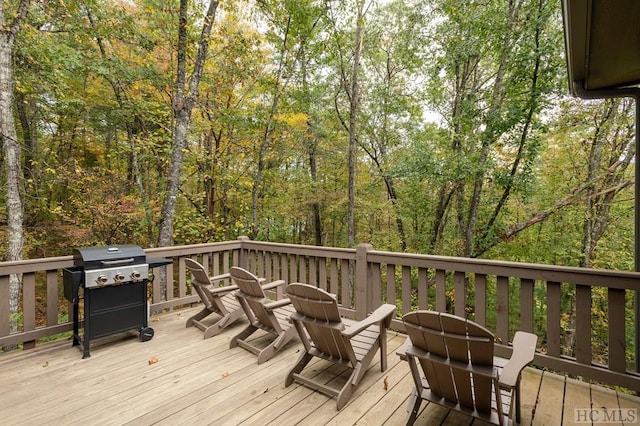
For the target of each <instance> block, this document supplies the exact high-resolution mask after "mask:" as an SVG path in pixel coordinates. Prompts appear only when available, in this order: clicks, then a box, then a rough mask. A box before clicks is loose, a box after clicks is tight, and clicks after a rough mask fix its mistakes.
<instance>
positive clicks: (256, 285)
mask: <svg viewBox="0 0 640 426" xmlns="http://www.w3.org/2000/svg"><path fill="white" fill-rule="evenodd" d="M229 274H230V275H231V278H232V279H233V282H234V283H235V284H236V285H237V286H238V291H237V292H236V293H235V295H236V297H237V299H238V301H239V302H240V306H241V307H242V310H243V311H244V313H245V314H246V315H247V318H249V325H248V326H247V328H245V329H244V330H243V331H242V332H240V333H239V334H238V335H237V336H234V337H233V338H232V339H231V343H230V344H229V347H230V348H235V347H236V346H240V347H242V348H244V349H246V350H248V351H250V352H252V353H254V354H256V355H258V364H262V363H263V362H265V361H267V360H269V359H270V358H271V357H273V356H274V355H275V354H276V352H277V351H278V350H280V349H282V348H283V347H284V346H285V345H286V344H287V343H288V342H289V341H290V340H291V339H293V338H294V337H295V336H296V332H295V329H294V328H293V327H292V326H291V324H290V323H289V316H290V315H291V314H292V313H293V312H294V310H293V307H292V306H291V302H290V301H289V299H280V300H275V301H274V300H271V299H268V298H267V297H266V295H265V293H264V291H265V290H273V289H276V288H277V287H279V286H281V285H283V284H284V283H285V282H284V281H283V280H277V281H273V282H271V283H268V284H263V285H260V281H259V279H258V277H256V276H255V275H253V274H252V273H251V272H249V271H247V270H245V269H242V268H239V267H237V266H234V267H232V268H231V269H229ZM258 330H263V331H266V332H267V333H270V334H272V335H273V336H275V337H274V339H273V340H272V341H271V343H270V344H269V345H267V346H266V347H261V346H259V345H258V344H253V343H252V342H250V341H249V340H248V339H249V337H250V336H251V335H252V334H253V333H255V332H256V331H258Z"/></svg>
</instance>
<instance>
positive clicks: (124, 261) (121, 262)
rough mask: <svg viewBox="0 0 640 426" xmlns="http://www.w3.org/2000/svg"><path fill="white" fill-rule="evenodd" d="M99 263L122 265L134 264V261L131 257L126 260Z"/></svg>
mask: <svg viewBox="0 0 640 426" xmlns="http://www.w3.org/2000/svg"><path fill="white" fill-rule="evenodd" d="M101 262H102V264H103V265H121V264H123V263H131V262H135V259H134V258H133V257H130V258H128V259H118V260H102V261H101Z"/></svg>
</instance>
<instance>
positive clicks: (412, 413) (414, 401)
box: [404, 388, 422, 425]
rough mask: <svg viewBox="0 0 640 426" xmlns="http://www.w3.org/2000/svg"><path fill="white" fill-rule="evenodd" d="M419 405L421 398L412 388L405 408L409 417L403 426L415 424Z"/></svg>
mask: <svg viewBox="0 0 640 426" xmlns="http://www.w3.org/2000/svg"><path fill="white" fill-rule="evenodd" d="M421 404H422V398H420V397H419V396H418V392H417V391H416V389H415V388H414V389H413V393H412V394H411V398H410V399H409V405H408V406H407V411H408V412H409V416H408V417H407V420H406V421H405V422H404V424H405V425H413V424H414V423H415V421H416V419H417V418H418V411H420V405H421Z"/></svg>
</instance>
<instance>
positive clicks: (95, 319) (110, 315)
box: [63, 245, 153, 358]
mask: <svg viewBox="0 0 640 426" xmlns="http://www.w3.org/2000/svg"><path fill="white" fill-rule="evenodd" d="M73 264H74V266H73V267H72V268H65V269H64V270H63V282H64V296H65V298H66V299H67V300H69V301H70V302H71V303H72V304H73V345H74V346H77V345H81V348H82V357H83V358H88V357H89V356H90V354H89V346H90V343H91V340H93V339H97V338H99V337H105V336H109V335H112V334H117V333H122V332H125V331H130V330H137V331H138V332H139V333H140V334H139V337H140V340H141V341H147V340H150V339H151V338H152V337H153V329H152V328H150V327H148V312H147V309H148V304H147V282H148V278H149V264H148V263H147V258H146V254H145V252H144V250H142V248H141V247H139V246H135V245H120V246H108V247H85V248H76V249H74V250H73ZM81 304H82V310H83V317H82V320H83V327H82V328H83V334H82V335H80V333H79V328H80V315H79V311H80V305H81Z"/></svg>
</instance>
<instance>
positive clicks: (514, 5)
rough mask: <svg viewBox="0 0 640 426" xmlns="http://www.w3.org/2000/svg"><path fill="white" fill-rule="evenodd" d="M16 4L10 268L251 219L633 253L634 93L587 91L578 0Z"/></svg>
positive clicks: (200, 237)
mask: <svg viewBox="0 0 640 426" xmlns="http://www.w3.org/2000/svg"><path fill="white" fill-rule="evenodd" d="M0 20H1V21H2V37H1V40H0V86H1V87H0V126H1V129H2V143H3V150H2V154H1V155H2V157H1V160H2V165H3V174H2V177H1V178H0V179H1V181H2V188H4V189H3V190H2V193H1V194H0V223H1V225H2V226H1V227H0V237H1V239H2V241H3V244H2V245H0V254H1V256H2V259H3V260H11V259H17V258H35V257H45V256H56V255H66V254H70V252H71V249H72V248H73V247H77V246H88V245H95V244H116V243H117V244H124V243H132V244H138V245H141V246H143V247H151V246H157V245H169V244H191V243H202V242H210V241H223V240H228V239H234V238H236V237H237V236H238V235H248V236H250V237H251V238H254V239H259V240H269V241H277V242H291V243H303V244H318V245H326V246H338V247H348V246H354V245H355V244H357V243H360V242H371V243H372V244H373V245H374V247H376V249H380V250H392V251H408V252H415V253H429V254H439V255H454V256H469V257H485V258H493V259H505V260H515V261H526V262H535V263H549V264H561V265H574V266H586V267H598V268H611V269H622V270H632V269H633V183H634V181H633V167H632V164H633V158H634V154H635V140H634V138H633V112H634V105H633V103H632V101H630V100H626V99H616V100H610V101H589V102H587V101H583V100H579V99H575V98H571V97H570V96H569V94H568V84H567V77H566V69H565V60H564V43H563V38H562V20H561V15H560V4H559V2H558V1H557V0H483V1H475V0H384V1H383V0H340V1H335V0H334V1H332V0H252V1H241V0H233V1H232V0H229V1H219V2H218V1H209V0H207V1H186V0H167V1H155V0H84V1H79V0H57V1H44V0H41V1H36V0H21V1H19V0H12V1H8V2H3V8H2V16H0ZM12 132H13V133H12ZM630 166H631V167H630Z"/></svg>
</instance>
